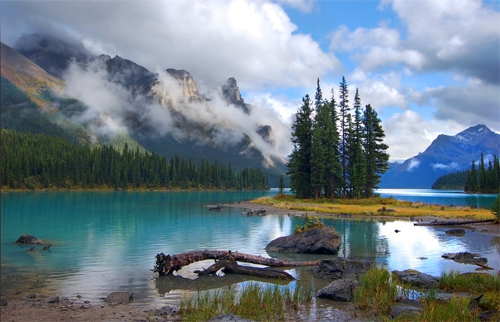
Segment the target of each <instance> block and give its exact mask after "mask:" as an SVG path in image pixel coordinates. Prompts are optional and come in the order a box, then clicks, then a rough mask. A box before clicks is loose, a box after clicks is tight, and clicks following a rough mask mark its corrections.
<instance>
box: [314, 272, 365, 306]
mask: <svg viewBox="0 0 500 322" xmlns="http://www.w3.org/2000/svg"><path fill="white" fill-rule="evenodd" d="M356 286H358V281H356V280H355V279H351V278H345V279H340V280H336V281H333V282H331V283H330V284H328V285H327V286H325V287H323V288H322V289H321V290H319V292H318V294H317V295H316V296H317V297H321V298H326V299H330V300H333V301H339V302H351V301H352V300H353V299H354V291H355V289H356Z"/></svg>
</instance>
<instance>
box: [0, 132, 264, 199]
mask: <svg viewBox="0 0 500 322" xmlns="http://www.w3.org/2000/svg"><path fill="white" fill-rule="evenodd" d="M1 157H2V162H1V169H0V170H1V171H0V175H1V186H2V187H8V188H10V189H48V188H63V189H116V190H119V189H221V190H225V189H228V190H261V189H268V188H269V185H268V181H267V177H266V176H265V175H264V174H263V172H262V171H261V170H260V169H250V168H245V169H242V170H240V171H235V170H233V169H232V166H231V164H229V165H228V166H227V167H226V166H224V165H222V164H219V163H218V162H217V161H216V160H215V161H214V162H213V163H209V162H207V161H204V160H202V162H201V164H199V165H196V164H194V163H193V162H191V161H190V160H182V159H180V158H179V157H173V158H171V159H170V160H167V159H166V158H165V157H162V156H159V155H157V154H155V153H154V152H152V153H148V152H140V151H139V150H135V151H132V150H130V149H129V148H128V146H127V145H125V147H124V148H123V150H122V151H118V150H116V149H115V148H113V147H112V146H109V145H103V146H89V145H83V146H80V145H77V144H75V143H72V142H69V141H67V140H65V139H62V138H57V137H53V136H48V135H41V134H39V135H34V134H28V133H18V132H16V131H11V130H4V129H2V134H1Z"/></svg>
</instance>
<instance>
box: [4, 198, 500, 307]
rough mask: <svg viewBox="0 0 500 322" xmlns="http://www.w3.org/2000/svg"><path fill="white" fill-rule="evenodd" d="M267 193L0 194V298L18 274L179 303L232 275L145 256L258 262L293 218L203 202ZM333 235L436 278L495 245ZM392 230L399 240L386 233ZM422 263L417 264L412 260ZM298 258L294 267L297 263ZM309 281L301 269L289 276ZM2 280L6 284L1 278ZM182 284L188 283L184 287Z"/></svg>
mask: <svg viewBox="0 0 500 322" xmlns="http://www.w3.org/2000/svg"><path fill="white" fill-rule="evenodd" d="M274 193H275V192H272V191H271V192H267V191H263V192H9V193H2V217H1V219H2V222H1V224H2V225H1V233H2V234H1V251H2V261H1V263H2V292H8V291H12V290H13V289H16V288H20V289H23V290H24V289H25V288H26V285H25V284H26V281H24V278H23V276H25V275H26V276H28V275H33V274H35V275H37V276H38V277H37V278H36V279H35V282H33V283H43V284H44V287H46V288H48V289H51V290H56V291H57V292H58V293H59V294H60V295H63V296H64V295H67V296H75V294H79V295H82V296H83V297H86V298H93V299H98V298H99V297H103V296H106V295H107V294H109V293H110V292H112V291H118V290H127V291H133V292H134V297H135V299H136V301H137V302H141V301H151V299H156V300H157V301H160V302H161V301H164V300H166V299H175V298H177V299H178V297H179V295H180V294H181V293H182V290H185V289H190V290H196V289H199V288H210V287H220V286H221V285H222V284H224V283H225V284H227V283H229V284H230V283H236V282H241V281H242V280H241V279H240V278H239V277H225V278H224V279H225V280H224V282H223V281H222V280H223V279H221V278H218V277H215V278H211V279H204V280H200V279H199V280H192V278H194V277H195V275H194V274H193V273H192V271H193V270H194V269H199V268H202V267H207V266H208V265H210V263H208V264H207V263H198V264H194V265H192V267H190V268H186V269H182V270H181V271H179V273H180V275H181V276H182V277H172V278H166V279H165V278H159V279H157V278H155V274H153V273H152V272H151V269H152V268H153V266H154V263H155V255H156V254H157V253H160V252H163V253H165V254H176V253H181V252H186V251H190V250H200V249H217V250H235V251H239V252H245V253H251V254H254V255H263V256H268V254H267V253H266V252H265V246H266V245H267V244H268V243H269V242H270V241H271V240H273V239H275V238H277V237H280V236H284V235H288V234H290V233H291V232H292V231H293V228H294V227H295V225H296V224H301V219H300V218H295V217H289V216H278V215H270V216H264V217H257V216H254V217H247V216H243V215H242V214H241V209H238V208H225V209H224V210H222V211H221V212H212V211H209V210H208V208H207V207H206V205H207V204H219V203H230V202H238V201H243V200H249V199H254V198H257V197H260V196H263V195H272V194H274ZM325 222H326V223H327V224H328V225H331V226H334V227H335V229H337V230H338V231H339V232H340V233H341V234H342V246H341V249H340V254H339V255H340V256H348V257H355V258H366V259H370V260H374V261H376V262H377V263H379V264H380V265H383V266H385V267H388V268H389V269H391V270H392V269H398V270H400V269H406V268H413V269H418V270H421V271H423V272H426V273H429V274H433V275H440V274H441V272H442V271H443V270H446V271H448V270H451V269H454V270H458V271H463V272H465V271H474V270H475V269H476V267H475V266H472V265H464V264H457V263H454V262H453V261H449V260H444V259H442V258H441V255H442V254H443V253H448V252H459V251H469V252H474V253H479V254H480V255H481V256H483V257H487V258H488V260H489V265H490V266H491V267H493V268H494V269H495V272H496V271H498V270H499V269H500V256H499V253H500V240H499V238H498V237H494V236H483V235H481V234H478V233H474V232H472V231H468V232H467V233H466V235H465V236H464V237H450V236H448V235H446V234H445V230H446V229H441V228H433V227H415V226H413V224H412V223H410V222H405V221H387V222H378V221H374V220H349V219H330V220H325ZM395 229H398V230H400V231H401V232H400V233H395ZM26 233H27V234H32V235H35V236H37V237H38V238H41V239H43V240H44V241H45V242H46V243H51V244H52V247H51V248H50V250H49V251H43V250H42V246H36V247H35V251H33V252H30V251H27V250H28V249H29V246H27V245H18V244H16V243H15V241H16V240H17V238H18V237H19V236H21V235H22V234H26ZM419 257H427V258H428V259H427V260H421V259H418V258H419ZM307 258H308V257H307V256H305V257H304V256H303V257H296V258H294V259H298V260H300V259H307ZM290 272H291V273H292V274H294V275H295V276H296V277H298V278H299V279H300V280H301V281H299V282H298V283H309V284H310V283H311V279H310V277H306V276H307V269H303V270H300V269H297V270H291V271H290ZM11 277H12V278H11ZM188 278H189V279H188Z"/></svg>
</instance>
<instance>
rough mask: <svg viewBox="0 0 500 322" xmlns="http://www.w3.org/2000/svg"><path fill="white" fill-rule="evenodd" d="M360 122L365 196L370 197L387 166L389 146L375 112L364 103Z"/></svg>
mask: <svg viewBox="0 0 500 322" xmlns="http://www.w3.org/2000/svg"><path fill="white" fill-rule="evenodd" d="M362 122H363V125H364V144H363V146H364V150H365V156H366V188H365V195H366V197H372V196H373V191H374V190H375V189H376V188H377V187H378V184H379V183H380V177H381V175H382V174H384V173H385V172H386V171H387V170H388V168H389V154H388V153H387V152H386V151H387V149H388V148H389V147H388V146H387V144H385V143H384V138H385V132H384V129H383V128H382V123H381V121H380V119H379V118H378V114H377V112H376V111H375V110H374V109H373V108H372V107H371V105H370V104H368V105H366V107H365V111H364V113H363V118H362Z"/></svg>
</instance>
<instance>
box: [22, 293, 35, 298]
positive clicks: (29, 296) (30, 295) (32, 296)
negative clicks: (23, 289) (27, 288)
mask: <svg viewBox="0 0 500 322" xmlns="http://www.w3.org/2000/svg"><path fill="white" fill-rule="evenodd" d="M24 298H25V299H34V298H36V294H35V293H30V294H28V295H26V296H25V297H24Z"/></svg>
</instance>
